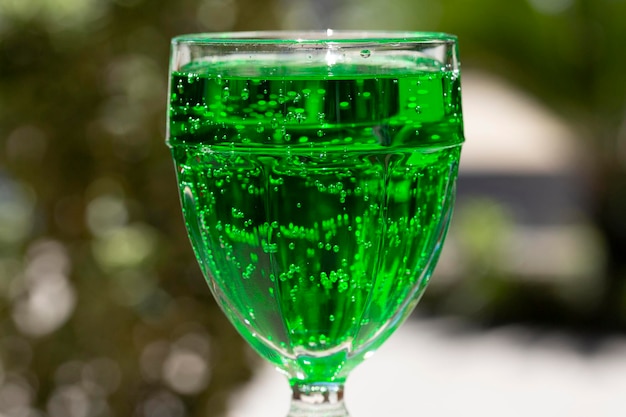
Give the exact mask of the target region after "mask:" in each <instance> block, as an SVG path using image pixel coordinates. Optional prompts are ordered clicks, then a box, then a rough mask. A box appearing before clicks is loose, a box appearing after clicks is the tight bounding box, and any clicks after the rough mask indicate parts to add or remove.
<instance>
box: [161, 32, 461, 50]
mask: <svg viewBox="0 0 626 417" xmlns="http://www.w3.org/2000/svg"><path fill="white" fill-rule="evenodd" d="M456 42H457V36H456V35H453V34H450V33H446V32H420V31H380V30H332V29H326V30H304V31H295V30H268V31H264V30H260V31H240V32H237V31H233V32H206V33H189V34H182V35H178V36H175V37H174V38H172V44H173V45H178V44H194V45H229V44H230V45H242V44H254V45H345V46H348V45H364V44H378V45H388V44H400V45H403V44H429V45H433V44H434V45H437V44H451V43H456Z"/></svg>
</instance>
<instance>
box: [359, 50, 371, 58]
mask: <svg viewBox="0 0 626 417" xmlns="http://www.w3.org/2000/svg"><path fill="white" fill-rule="evenodd" d="M370 55H372V52H371V51H370V50H369V49H363V50H362V51H361V58H369V57H370Z"/></svg>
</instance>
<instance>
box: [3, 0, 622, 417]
mask: <svg viewBox="0 0 626 417" xmlns="http://www.w3.org/2000/svg"><path fill="white" fill-rule="evenodd" d="M624 19H626V1H625V0H510V1H507V2H502V1H498V0H475V1H472V2H468V1H462V0H396V1H392V2H389V1H382V0H335V1H332V0H291V1H289V0H180V1H166V0H150V1H148V0H28V1H23V0H1V1H0V416H3V417H4V416H6V417H18V416H19V417H42V416H49V417H109V416H133V417H144V416H146V417H148V416H149V417H185V416H194V417H196V416H226V415H233V416H234V415H241V416H243V415H263V414H262V412H261V408H255V407H258V405H259V404H260V403H259V401H261V402H263V401H264V399H263V395H262V396H261V397H260V398H257V397H254V395H252V394H251V393H255V392H256V393H273V392H274V391H272V389H273V388H269V389H270V391H263V389H266V390H267V389H268V388H267V387H268V385H267V384H270V382H267V381H270V380H272V381H274V380H273V379H272V378H276V377H278V378H280V377H279V376H273V377H269V378H270V379H263V378H264V377H263V375H265V374H266V372H265V369H266V368H265V367H264V365H262V364H261V363H260V360H258V359H256V357H255V355H254V354H252V353H251V352H250V350H249V348H248V347H247V346H245V345H244V344H243V341H242V340H241V339H240V338H239V336H238V335H237V334H236V333H235V332H234V330H232V329H231V326H230V325H229V324H227V323H226V320H225V318H224V317H223V316H222V314H221V313H220V312H219V309H218V308H217V307H216V305H215V303H214V302H213V301H212V299H211V296H210V295H209V291H208V289H207V288H206V285H205V283H204V280H203V278H202V277H201V274H200V272H199V269H198V267H197V266H196V263H195V260H194V259H193V255H192V252H191V249H190V246H189V244H188V243H187V239H186V235H185V231H184V226H183V223H182V219H181V215H180V212H179V203H178V196H177V192H176V184H175V179H174V171H173V168H172V165H171V161H170V157H169V153H168V149H167V148H166V146H165V145H164V143H163V141H164V131H165V112H166V108H167V105H166V102H167V99H166V89H167V65H168V54H169V39H170V38H171V37H172V36H174V35H177V34H181V33H190V32H200V31H230V30H257V29H325V28H334V29H401V30H437V31H446V32H451V33H455V34H457V35H458V36H459V38H460V48H461V56H462V62H463V89H464V106H465V107H464V111H465V120H466V137H467V144H466V146H465V148H464V156H463V161H462V170H461V177H460V179H459V196H458V205H457V210H456V213H455V217H454V220H453V223H452V226H451V230H450V235H449V239H448V242H447V246H446V248H445V251H444V253H443V255H442V259H441V263H440V267H439V269H438V270H437V272H436V274H435V275H436V276H435V277H434V278H433V280H432V284H431V287H430V288H429V291H427V295H426V296H425V299H424V300H423V302H422V303H421V304H420V306H419V307H418V310H417V312H416V314H415V317H413V318H412V319H411V320H410V321H409V323H407V325H406V326H405V327H403V329H402V330H401V332H400V334H399V336H398V337H397V338H395V339H394V338H392V341H390V343H389V346H385V347H384V348H383V351H381V352H380V358H381V359H379V362H378V363H379V364H380V365H378V368H371V367H370V368H367V366H370V365H369V364H366V365H364V369H365V370H364V371H361V370H358V371H357V372H365V373H361V374H360V375H361V376H363V375H365V376H363V377H362V378H361V377H360V378H361V379H360V380H362V381H364V382H361V384H362V385H361V391H360V392H362V393H363V397H364V398H365V399H367V395H366V394H368V391H367V390H368V389H371V388H368V384H367V380H368V377H367V374H366V372H370V371H367V369H370V370H371V372H374V374H375V375H378V376H377V377H376V379H377V380H378V381H379V382H380V379H379V378H396V377H395V376H394V375H396V374H395V373H390V372H392V369H394V367H395V366H397V365H398V361H399V360H402V361H403V362H404V365H405V367H406V368H405V369H411V370H414V371H415V372H416V373H420V375H411V376H410V377H411V378H412V379H410V381H413V382H412V383H416V382H415V381H418V380H421V381H422V382H421V384H422V385H418V387H419V388H418V389H419V390H421V392H422V393H424V392H428V397H429V398H430V403H432V408H433V410H436V409H437V404H439V405H441V403H442V401H443V402H445V398H455V397H457V398H458V395H459V393H464V394H463V395H464V397H463V398H468V395H469V396H472V395H473V394H472V393H474V394H476V393H477V391H476V387H479V388H485V389H486V390H489V389H493V388H494V387H499V388H500V391H497V392H498V393H499V394H498V395H500V396H501V397H502V395H503V394H502V392H503V391H502V387H503V385H502V384H501V383H504V384H505V385H504V386H509V387H510V390H509V391H507V392H508V395H509V396H508V397H507V396H506V395H504V397H502V398H505V399H506V398H509V399H511V400H513V399H515V398H517V401H518V402H519V401H520V398H519V397H517V396H516V395H514V394H515V393H516V392H517V393H520V394H521V393H523V392H524V387H527V386H528V385H529V384H530V385H532V384H535V389H536V390H537V391H536V392H535V393H536V395H537V397H536V398H538V399H537V400H536V401H538V404H537V406H536V407H537V408H536V409H535V411H537V412H540V411H541V408H540V407H543V405H541V404H544V403H545V404H549V403H550V401H551V400H554V399H555V398H556V399H557V400H558V399H561V398H569V400H571V397H570V394H572V393H573V392H574V391H572V392H569V391H567V390H565V391H562V390H561V391H558V390H557V391H551V390H549V389H548V390H541V389H538V388H537V387H536V383H537V381H544V376H545V373H546V372H547V373H548V375H551V376H552V377H555V375H557V376H558V375H560V376H561V377H560V378H563V379H568V380H569V381H570V382H571V381H572V380H573V381H579V383H577V384H578V385H576V384H575V386H574V387H573V388H572V389H578V390H579V391H580V392H587V393H589V392H590V391H589V388H590V385H586V384H591V382H588V381H587V380H589V381H591V379H593V378H596V377H602V378H601V381H603V382H602V384H603V385H602V384H600V385H599V386H600V387H601V388H602V389H603V391H604V392H605V393H606V391H607V390H608V391H610V389H609V387H612V388H614V389H617V388H618V387H617V385H615V384H616V383H617V382H616V381H619V380H622V379H624V378H626V377H624V378H613V377H611V376H609V374H607V373H605V372H604V371H606V370H609V369H612V370H614V371H615V372H619V369H622V370H626V363H624V358H625V357H626V343H624V342H623V340H622V334H623V332H624V330H626V286H625V284H626V82H625V81H624V68H626V54H625V53H624V45H625V44H626V25H624ZM555 340H556V342H555ZM544 342H545V343H544ZM523 346H527V347H528V346H532V347H533V349H532V352H530V351H529V350H528V349H527V350H524V349H523V348H522V347H523ZM466 347H467V348H466ZM429 349H430V350H429ZM520 349H521V350H520ZM468 352H469V353H468ZM472 352H473V353H472ZM529 352H530V353H529ZM431 354H432V356H429V355H431ZM476 355H478V356H476ZM529 355H530V356H529ZM394 357H395V362H394ZM528 357H530V358H534V359H533V361H531V362H532V364H534V365H533V366H531V367H530V369H534V370H536V373H535V374H534V377H530V379H524V378H529V377H528V375H527V373H526V374H524V373H523V372H522V370H521V368H524V366H523V365H520V364H521V363H522V362H523V359H528ZM375 358H378V355H377V356H375ZM454 358H456V360H454ZM494 358H495V362H494ZM563 358H573V359H572V360H566V359H563ZM603 358H604V359H606V360H604V361H603ZM411 359H412V360H413V361H412V362H411ZM376 360H377V359H373V360H372V363H376ZM465 360H467V361H468V362H472V363H474V364H475V365H476V366H474V368H471V369H469V368H468V367H467V366H465V367H464V366H462V362H464V361H465ZM481 360H482V361H483V362H480V361H481ZM498 360H500V361H498ZM450 361H452V362H450ZM611 361H612V362H611ZM526 363H527V362H526ZM477 364H485V366H482V365H481V366H479V365H477ZM487 364H490V365H491V368H489V367H488V366H486V365H487ZM494 366H495V367H500V369H503V371H502V372H501V373H498V372H495V373H491V374H489V372H488V371H486V370H487V369H493V367H494ZM596 366H600V367H601V368H602V370H603V371H602V372H600V371H598V372H599V373H598V372H595V371H594V369H596V368H594V367H596ZM376 369H378V371H377V370H376ZM572 369H575V370H578V371H573V370H572ZM581 369H582V371H580V370H581ZM579 371H580V372H579ZM375 372H379V373H377V374H376V373H375ZM393 372H395V371H393ZM481 372H482V373H484V372H487V374H488V375H491V377H492V379H490V381H491V382H490V383H487V384H486V385H485V384H483V385H481V384H478V385H477V386H476V385H475V384H474V382H475V378H474V377H475V376H476V375H482V374H481ZM607 372H608V371H607ZM374 374H370V375H374ZM272 375H273V374H272ZM435 375H436V376H438V378H433V376H435ZM259 378H260V379H259ZM454 378H456V379H454ZM370 379H372V378H371V377H370ZM512 380H517V381H518V382H517V384H514V385H510V384H509V385H506V382H507V381H508V382H511V381H512ZM250 381H252V382H250ZM438 381H439V382H438ZM446 381H447V382H446ZM548 381H552V383H550V382H548V383H547V384H548V385H547V386H548V387H552V388H553V387H554V386H557V385H559V384H560V383H561V382H562V380H561V379H558V378H556V379H554V378H553V379H552V380H551V379H548ZM426 383H428V385H427V386H426V385H424V384H426ZM255 384H256V385H255ZM272 384H273V383H272ZM278 384H279V385H280V382H279V383H278ZM363 384H365V385H363ZM550 384H552V385H550ZM387 385H389V384H387ZM272 386H274V385H272ZM408 386H410V384H407V385H404V384H403V385H402V387H404V389H405V390H406V388H407V387H408ZM472 386H473V387H474V388H475V389H474V390H471V389H470V390H469V391H468V387H472ZM541 386H542V385H541V384H539V388H540V387H541ZM544 386H545V385H544ZM254 387H257V388H258V387H261V388H260V389H261V390H260V391H259V390H258V389H257V388H254ZM263 387H265V388H263ZM402 387H396V390H395V391H393V392H392V391H389V392H388V394H389V395H397V396H399V395H401V394H402V392H403V388H402ZM427 388H428V389H430V391H427V390H426V389H427ZM619 388H620V389H621V388H624V389H626V387H624V386H623V385H622V386H620V387H619ZM277 389H282V390H284V389H286V384H285V386H281V388H277ZM255 390H256V391H255ZM358 390H359V389H358V387H357V389H356V390H355V392H357V391H358ZM622 392H623V390H622ZM234 393H237V394H236V395H237V396H238V397H236V398H238V399H241V401H239V400H237V401H234V400H233V398H235V397H233V395H234ZM246 393H248V394H246ZM283 394H284V395H285V396H283ZM246 395H247V397H246ZM251 395H252V396H251ZM368 395H369V399H370V402H371V399H372V398H374V397H375V396H376V392H375V391H371V393H370V394H368ZM408 395H409V396H410V395H411V394H410V393H409V394H408ZM598 395H600V394H599V393H598ZM286 396H287V394H286V393H283V392H282V391H281V395H280V398H279V399H280V403H281V404H284V406H285V407H286V404H287V398H286ZM248 397H250V398H254V400H253V401H252V404H256V406H255V405H251V406H250V407H251V408H246V405H245V404H247V403H244V402H242V401H243V399H245V398H248ZM272 398H273V397H272ZM473 398H478V400H477V401H478V403H479V404H480V403H482V405H483V406H484V405H485V404H486V403H487V402H488V401H489V397H485V394H484V393H483V394H482V396H481V395H479V394H476V395H474V396H473ZM533 398H535V397H531V399H533ZM580 398H582V397H579V399H580ZM569 400H568V401H569ZM595 400H597V401H599V402H600V403H602V404H604V405H605V406H606V410H608V411H606V412H605V413H604V414H603V412H598V409H597V408H593V410H595V411H596V412H594V414H595V415H600V416H602V415H623V413H622V414H618V413H616V414H611V413H612V412H615V410H614V409H611V408H609V406H608V405H607V404H609V402H607V401H603V400H602V397H597V398H595ZM595 400H593V399H592V400H590V401H595ZM541 401H544V403H542V402H541ZM457 403H458V404H461V405H463V404H465V405H467V403H463V401H460V402H457ZM513 403H515V401H513ZM620 403H621V402H620ZM265 404H272V401H268V397H267V396H266V397H265ZM400 404H404V403H402V402H400ZM479 404H474V405H475V406H476V407H477V408H478V407H480V405H479ZM611 404H612V403H611ZM365 405H367V403H365ZM448 405H449V402H448ZM471 405H472V404H470V406H471ZM509 406H510V404H509ZM361 407H362V408H360V409H359V408H358V406H356V407H355V410H359V411H360V412H359V413H357V412H355V415H370V414H368V408H367V407H365V408H364V407H363V406H361ZM374 409H375V407H374V408H371V409H369V411H372V410H374ZM281 410H282V409H281ZM559 410H561V409H556V408H555V409H553V410H552V411H553V413H552V414H551V413H550V412H546V413H543V414H542V413H541V412H540V413H539V415H568V416H574V415H587V414H575V413H570V414H558V412H559ZM580 410H582V409H579V412H581V411H580ZM611 410H613V411H611ZM255 411H256V412H255ZM383 411H384V409H383ZM483 411H485V410H483ZM497 411H499V412H501V411H502V410H497ZM518 411H519V408H518ZM275 412H276V410H275V409H274V412H273V413H272V415H275ZM403 412H404V413H405V414H406V412H407V409H406V408H404V409H403V408H399V412H398V413H403ZM416 412H417V409H416ZM238 413H239V414H238ZM267 415H270V414H269V412H268V414H267ZM433 415H448V414H446V413H443V414H437V413H436V412H433ZM470 415H473V413H470ZM483 415H489V414H488V413H483ZM511 415H513V414H511Z"/></svg>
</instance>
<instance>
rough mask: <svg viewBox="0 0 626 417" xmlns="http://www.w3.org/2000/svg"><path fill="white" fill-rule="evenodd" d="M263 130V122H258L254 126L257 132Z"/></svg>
mask: <svg viewBox="0 0 626 417" xmlns="http://www.w3.org/2000/svg"><path fill="white" fill-rule="evenodd" d="M264 130H265V127H263V123H261V122H259V124H258V125H257V126H256V131H257V132H258V133H263V131H264Z"/></svg>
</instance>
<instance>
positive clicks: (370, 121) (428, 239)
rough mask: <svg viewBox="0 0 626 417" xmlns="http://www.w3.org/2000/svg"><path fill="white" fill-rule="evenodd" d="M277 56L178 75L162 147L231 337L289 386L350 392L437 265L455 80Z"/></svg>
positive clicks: (421, 62)
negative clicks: (352, 378)
mask: <svg viewBox="0 0 626 417" xmlns="http://www.w3.org/2000/svg"><path fill="white" fill-rule="evenodd" d="M271 52H272V54H269V53H264V54H252V53H250V55H249V56H244V57H241V56H239V55H235V56H234V57H231V56H221V57H220V59H217V58H214V59H205V60H198V61H191V62H189V63H187V64H186V65H180V66H179V67H178V68H177V69H176V70H175V71H172V73H171V76H172V78H171V80H170V93H171V94H170V105H171V107H170V114H169V135H168V138H169V139H168V143H169V145H170V146H171V148H172V154H173V157H174V160H175V163H176V167H177V175H178V181H179V186H180V193H181V200H182V206H183V213H184V217H185V221H186V225H187V229H188V232H189V236H190V240H191V242H192V246H193V248H194V251H195V254H196V257H197V258H198V261H199V263H200V266H201V268H202V270H203V272H204V274H205V277H206V279H207V282H208V283H209V286H210V288H211V289H212V291H213V294H214V295H215V297H216V299H217V301H218V303H219V304H220V305H221V306H222V308H223V310H224V311H225V313H226V314H227V316H228V317H229V319H230V320H231V322H232V323H233V324H234V325H235V326H236V328H237V329H238V330H239V332H240V333H241V334H242V335H243V337H244V338H245V339H246V340H247V341H248V342H249V343H250V344H251V345H252V346H253V347H254V348H255V349H256V350H257V351H258V352H259V353H260V354H261V355H262V356H263V357H265V358H266V359H268V360H269V361H271V362H272V363H274V364H275V365H276V366H277V367H278V368H279V369H281V370H283V371H284V372H285V373H286V374H287V375H288V377H289V379H290V381H291V383H292V386H307V387H316V386H319V384H338V385H341V384H343V382H344V380H345V378H346V377H347V375H348V373H349V372H350V370H351V369H352V368H353V367H354V366H356V365H357V364H358V363H360V362H361V361H362V360H363V358H364V357H366V356H368V354H369V353H371V352H373V351H374V350H375V349H376V348H377V347H378V346H379V345H380V344H381V343H382V342H383V341H384V340H385V339H386V338H387V337H388V336H389V335H390V334H391V333H392V332H393V331H394V330H395V329H396V328H397V326H398V325H399V324H400V323H401V322H402V321H403V320H404V318H406V316H407V315H408V314H409V313H410V312H411V310H412V309H413V307H414V306H415V304H416V303H417V301H418V299H419V297H420V296H421V294H422V292H423V291H424V288H425V286H426V284H427V282H428V278H429V276H430V274H431V272H432V269H433V268H434V265H435V263H436V260H437V257H438V254H439V250H440V247H441V243H442V241H443V237H444V235H445V232H446V229H447V225H448V222H449V217H450V214H451V209H452V203H453V199H454V185H455V181H456V175H457V165H458V161H459V155H460V146H461V143H462V141H463V134H462V117H461V105H460V102H461V100H460V84H459V76H458V70H457V69H456V68H454V67H453V66H449V67H446V66H445V65H442V62H441V61H438V60H436V59H433V58H432V57H429V56H427V55H420V56H418V57H417V58H416V59H412V60H411V61H407V60H406V59H402V58H398V57H395V56H388V55H385V54H381V56H376V53H375V51H374V52H372V51H370V50H369V49H365V48H362V49H360V50H359V51H357V52H358V54H356V53H354V51H353V53H352V55H349V56H348V57H346V55H345V54H344V55H338V54H336V55H335V56H331V57H330V59H329V58H326V59H325V61H324V62H321V63H320V60H319V59H317V60H316V59H312V58H310V57H311V55H309V56H307V52H306V51H305V52H299V53H298V59H293V56H294V55H293V54H292V55H290V56H289V57H288V58H289V59H287V58H285V57H284V56H283V55H281V54H277V53H275V51H271ZM244 55H245V54H244ZM309 61H310V62H309ZM313 391H316V389H313ZM294 398H295V397H294Z"/></svg>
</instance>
